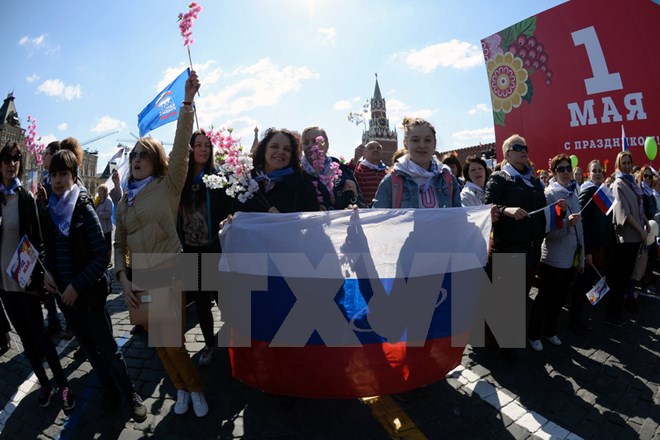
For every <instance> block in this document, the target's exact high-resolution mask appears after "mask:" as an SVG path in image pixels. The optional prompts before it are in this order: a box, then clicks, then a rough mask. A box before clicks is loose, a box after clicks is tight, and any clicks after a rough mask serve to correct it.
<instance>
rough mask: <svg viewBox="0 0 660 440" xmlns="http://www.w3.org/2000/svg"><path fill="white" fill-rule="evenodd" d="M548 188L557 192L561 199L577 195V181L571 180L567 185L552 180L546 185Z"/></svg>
mask: <svg viewBox="0 0 660 440" xmlns="http://www.w3.org/2000/svg"><path fill="white" fill-rule="evenodd" d="M548 190H549V191H551V192H553V193H555V194H557V195H558V196H559V198H561V199H569V198H571V197H577V196H578V192H577V182H576V181H575V180H571V181H570V182H569V183H568V186H563V185H561V184H560V183H559V182H557V181H553V182H552V183H550V184H549V185H548Z"/></svg>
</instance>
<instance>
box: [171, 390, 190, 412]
mask: <svg viewBox="0 0 660 440" xmlns="http://www.w3.org/2000/svg"><path fill="white" fill-rule="evenodd" d="M189 406H190V393H189V392H188V391H185V390H177V392H176V403H175V404H174V414H178V415H181V414H185V413H186V412H187V411H188V407H189Z"/></svg>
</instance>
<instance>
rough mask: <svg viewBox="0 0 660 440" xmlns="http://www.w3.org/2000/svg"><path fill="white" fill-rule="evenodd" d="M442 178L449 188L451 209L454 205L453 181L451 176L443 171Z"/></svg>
mask: <svg viewBox="0 0 660 440" xmlns="http://www.w3.org/2000/svg"><path fill="white" fill-rule="evenodd" d="M442 177H443V178H444V179H445V183H446V184H447V187H448V188H449V207H450V208H451V207H452V205H453V203H454V179H452V177H453V174H452V173H450V172H447V171H443V172H442Z"/></svg>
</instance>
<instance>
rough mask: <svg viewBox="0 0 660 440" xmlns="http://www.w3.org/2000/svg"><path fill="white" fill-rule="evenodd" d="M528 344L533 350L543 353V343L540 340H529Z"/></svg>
mask: <svg viewBox="0 0 660 440" xmlns="http://www.w3.org/2000/svg"><path fill="white" fill-rule="evenodd" d="M527 342H529V345H530V347H532V350H534V351H543V342H541V340H540V339H536V340H533V341H532V340H531V339H528V340H527Z"/></svg>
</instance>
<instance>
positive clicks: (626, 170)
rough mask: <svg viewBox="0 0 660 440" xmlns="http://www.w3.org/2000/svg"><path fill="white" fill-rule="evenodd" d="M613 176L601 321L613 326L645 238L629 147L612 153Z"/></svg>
mask: <svg viewBox="0 0 660 440" xmlns="http://www.w3.org/2000/svg"><path fill="white" fill-rule="evenodd" d="M615 167H616V173H615V176H616V178H615V180H614V183H612V194H613V195H614V199H615V200H616V201H617V203H616V204H615V205H614V208H613V209H612V213H613V223H614V232H615V233H616V244H615V245H614V259H613V261H612V271H611V273H610V274H609V276H608V279H607V284H608V285H609V286H610V293H609V295H608V296H609V299H608V303H607V310H606V311H605V321H606V322H607V323H609V324H612V325H615V326H621V325H623V324H624V323H625V320H624V319H623V303H624V298H625V294H626V292H627V290H628V284H629V281H630V277H631V275H632V272H633V269H634V267H635V260H636V256H637V252H638V251H639V249H640V245H641V243H645V242H646V236H647V231H648V230H650V229H649V225H648V221H647V219H646V216H645V215H644V202H643V199H644V192H643V191H642V189H641V188H640V187H639V186H638V185H637V182H635V179H634V177H633V176H632V174H631V173H632V169H633V160H632V154H630V152H629V151H622V152H620V153H619V154H617V156H616V161H615Z"/></svg>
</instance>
